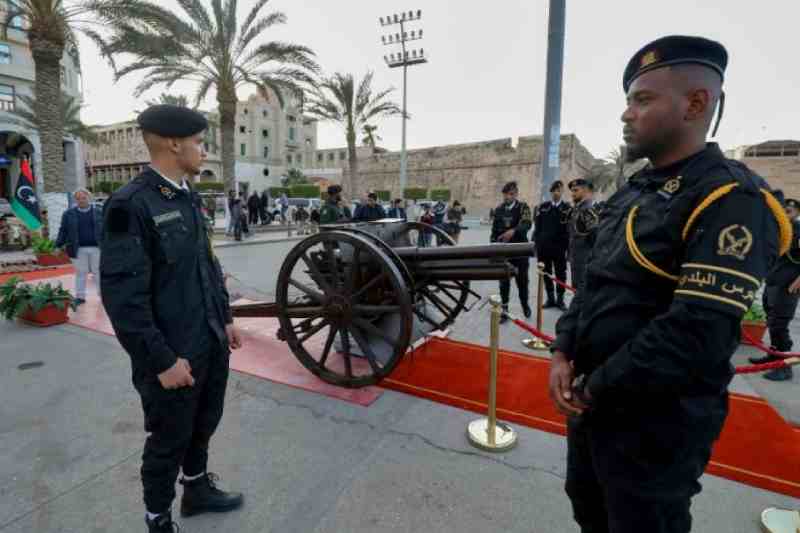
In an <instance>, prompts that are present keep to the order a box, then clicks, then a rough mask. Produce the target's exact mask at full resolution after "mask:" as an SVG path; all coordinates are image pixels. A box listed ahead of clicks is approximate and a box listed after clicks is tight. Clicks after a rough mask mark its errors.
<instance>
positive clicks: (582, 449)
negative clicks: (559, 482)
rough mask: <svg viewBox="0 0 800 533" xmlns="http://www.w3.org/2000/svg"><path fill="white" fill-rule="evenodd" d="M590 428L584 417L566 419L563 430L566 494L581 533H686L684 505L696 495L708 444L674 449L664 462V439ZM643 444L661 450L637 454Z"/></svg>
mask: <svg viewBox="0 0 800 533" xmlns="http://www.w3.org/2000/svg"><path fill="white" fill-rule="evenodd" d="M592 426H593V423H592V421H587V419H586V417H577V418H575V417H573V418H570V419H569V422H568V426H567V481H566V492H567V495H568V496H569V498H570V500H571V502H572V510H573V516H574V518H575V521H576V522H577V523H578V525H579V526H580V528H581V533H642V532H645V531H646V532H647V533H689V531H691V527H692V517H691V514H690V513H689V507H690V501H691V498H692V496H694V495H695V494H697V493H698V492H700V484H699V483H698V482H697V479H698V478H699V477H700V475H701V474H702V472H703V470H704V468H705V465H706V464H707V463H708V459H709V457H710V453H711V452H710V450H711V443H710V442H709V443H708V445H707V446H705V445H700V446H691V445H690V446H688V447H684V446H678V448H679V449H680V450H682V451H678V452H674V457H673V458H669V455H670V453H671V451H670V447H671V446H672V445H673V444H674V442H671V439H670V438H664V437H663V436H659V435H649V436H647V437H644V438H642V437H641V435H640V436H639V437H637V436H636V433H637V432H638V431H639V430H638V429H637V428H631V433H629V434H626V435H618V436H617V435H613V434H610V433H608V432H606V431H605V430H600V428H596V427H592ZM645 431H646V430H645ZM659 441H661V442H659ZM647 442H652V443H659V447H660V448H661V449H660V450H653V453H652V454H642V453H640V448H642V447H643V446H648V445H647ZM684 452H685V453H684ZM659 456H660V457H659ZM673 459H674V463H675V464H674V465H669V466H668V463H669V462H670V461H672V460H673ZM650 462H653V463H652V467H650V466H648V463H650ZM648 471H650V472H648ZM665 472H666V474H665ZM648 474H649V475H651V476H652V479H657V480H662V481H660V482H657V483H656V484H657V485H658V486H657V487H649V486H648V485H649V480H646V481H642V480H643V479H647V478H648Z"/></svg>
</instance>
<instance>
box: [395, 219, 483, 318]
mask: <svg viewBox="0 0 800 533" xmlns="http://www.w3.org/2000/svg"><path fill="white" fill-rule="evenodd" d="M412 231H416V232H418V233H419V232H422V231H430V232H431V233H433V234H434V236H435V237H436V239H435V242H437V243H438V246H455V245H456V241H454V240H453V238H452V237H451V236H450V235H448V234H447V232H445V231H443V230H442V229H440V228H437V227H435V226H431V225H429V224H425V223H423V222H407V223H406V225H405V228H404V232H405V233H406V234H408V233H411V232H412ZM433 242H434V239H431V246H433ZM411 244H412V246H413V245H414V244H415V243H414V242H412V243H411ZM414 293H415V297H416V299H417V301H422V303H424V304H425V305H423V306H415V307H414V314H416V315H417V317H418V318H419V319H420V320H422V321H423V322H425V323H427V324H430V325H431V326H433V327H435V328H436V329H439V330H444V329H447V327H448V326H449V325H450V324H452V323H453V322H455V320H456V318H457V317H458V315H459V314H460V313H461V312H462V311H463V310H464V309H466V307H467V300H468V299H469V294H470V292H469V282H468V281H439V280H437V281H430V280H415V283H414ZM428 306H432V307H434V308H436V309H437V310H438V311H439V313H440V314H441V317H444V319H442V318H441V317H440V316H435V315H433V314H431V313H427V312H426V311H425V310H426V309H427V307H428Z"/></svg>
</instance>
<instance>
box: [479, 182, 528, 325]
mask: <svg viewBox="0 0 800 533" xmlns="http://www.w3.org/2000/svg"><path fill="white" fill-rule="evenodd" d="M518 195H519V189H518V187H517V182H516V181H509V182H508V183H506V184H505V185H504V186H503V203H502V204H500V205H499V206H497V207H496V208H495V210H494V215H495V216H494V223H493V224H492V234H491V237H490V242H493V243H509V242H528V232H529V231H530V229H531V225H532V224H533V217H532V215H531V208H530V207H529V206H528V204H526V203H525V202H522V201H520V200H519V199H518V198H517V196H518ZM509 262H510V263H511V264H512V265H513V266H514V267H515V268H516V269H517V273H516V275H515V276H514V279H515V280H516V282H517V293H518V294H519V303H520V304H521V306H522V312H523V313H524V314H525V318H530V316H531V306H530V305H529V303H528V270H529V268H530V261H529V259H528V258H527V257H519V258H514V259H510V260H509ZM510 292H511V280H508V279H504V280H501V281H500V298H501V299H502V300H503V311H506V312H507V311H508V302H509V299H510V294H509V293H510ZM506 321H508V315H506V314H505V313H504V314H503V316H502V318H501V319H500V322H501V323H504V322H506Z"/></svg>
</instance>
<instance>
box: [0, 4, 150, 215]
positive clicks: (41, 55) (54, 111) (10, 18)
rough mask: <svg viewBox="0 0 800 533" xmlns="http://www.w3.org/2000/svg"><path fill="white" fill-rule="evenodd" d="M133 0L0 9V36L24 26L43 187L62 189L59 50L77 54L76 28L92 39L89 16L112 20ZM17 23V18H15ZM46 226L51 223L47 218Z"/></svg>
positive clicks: (20, 5) (12, 6) (17, 5)
mask: <svg viewBox="0 0 800 533" xmlns="http://www.w3.org/2000/svg"><path fill="white" fill-rule="evenodd" d="M137 2H138V0H74V1H70V0H9V1H8V2H7V8H6V9H5V11H4V13H3V15H2V16H3V19H2V20H0V23H2V37H3V38H6V36H7V33H8V29H9V28H10V27H12V26H13V27H14V28H24V30H23V31H25V32H26V33H27V34H28V45H29V47H30V50H31V55H32V56H33V62H34V65H35V67H34V68H35V77H36V83H35V87H34V95H35V97H36V99H35V107H34V108H33V111H34V112H35V114H36V117H37V121H36V122H37V124H38V126H39V140H40V142H41V147H42V172H43V178H44V191H45V192H61V191H63V190H64V148H63V140H64V139H63V135H64V114H63V113H62V106H61V102H62V99H61V59H62V58H63V57H64V50H69V51H70V53H71V54H72V55H73V57H75V58H77V56H78V52H77V50H78V47H77V39H76V34H75V32H76V31H81V32H83V33H85V34H86V35H87V36H88V37H89V38H90V39H92V40H95V41H96V39H97V33H96V31H95V30H94V29H93V28H92V26H91V24H92V22H108V21H111V20H115V19H116V17H117V15H119V13H120V12H121V10H122V9H127V8H128V7H129V6H130V5H133V4H136V3H137ZM18 22H19V23H20V24H17V23H18ZM50 227H51V229H52V228H54V227H55V228H56V230H57V229H58V228H57V225H53V224H51V226H50Z"/></svg>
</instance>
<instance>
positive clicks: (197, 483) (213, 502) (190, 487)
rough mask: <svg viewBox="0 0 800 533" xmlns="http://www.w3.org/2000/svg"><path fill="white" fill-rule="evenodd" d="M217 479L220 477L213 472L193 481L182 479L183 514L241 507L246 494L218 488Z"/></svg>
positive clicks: (190, 514) (218, 511) (222, 510)
mask: <svg viewBox="0 0 800 533" xmlns="http://www.w3.org/2000/svg"><path fill="white" fill-rule="evenodd" d="M217 481H219V477H218V476H217V475H216V474H211V473H208V474H205V475H203V476H202V477H199V478H197V479H193V480H192V481H186V480H184V479H181V485H183V498H182V499H181V516H192V515H196V514H200V513H224V512H226V511H232V510H234V509H237V508H239V507H241V506H242V503H243V502H244V496H242V494H241V493H240V492H225V491H223V490H220V489H218V488H217V486H216V482H217Z"/></svg>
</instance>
